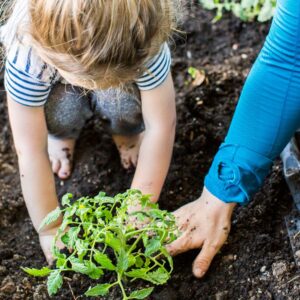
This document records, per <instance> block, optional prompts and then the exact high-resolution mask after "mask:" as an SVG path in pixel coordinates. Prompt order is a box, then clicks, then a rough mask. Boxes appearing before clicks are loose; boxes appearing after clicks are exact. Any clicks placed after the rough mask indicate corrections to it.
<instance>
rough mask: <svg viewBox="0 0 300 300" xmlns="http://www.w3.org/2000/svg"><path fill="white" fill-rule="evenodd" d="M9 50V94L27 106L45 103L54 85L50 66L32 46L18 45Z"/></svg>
mask: <svg viewBox="0 0 300 300" xmlns="http://www.w3.org/2000/svg"><path fill="white" fill-rule="evenodd" d="M12 51H13V52H14V53H12ZM9 52H10V53H8V56H7V59H6V64H5V77H4V83H5V89H6V91H7V93H8V95H9V96H10V97H11V98H12V99H13V100H15V101H16V102H18V103H20V104H23V105H26V106H42V105H44V104H45V103H46V101H47V99H48V96H49V93H50V90H51V85H52V84H51V78H50V76H49V70H47V67H48V66H47V65H46V64H45V63H43V62H42V61H41V60H40V59H39V58H36V57H35V56H34V54H33V53H32V50H31V49H30V48H26V47H25V48H23V47H17V48H14V49H11V51H9Z"/></svg>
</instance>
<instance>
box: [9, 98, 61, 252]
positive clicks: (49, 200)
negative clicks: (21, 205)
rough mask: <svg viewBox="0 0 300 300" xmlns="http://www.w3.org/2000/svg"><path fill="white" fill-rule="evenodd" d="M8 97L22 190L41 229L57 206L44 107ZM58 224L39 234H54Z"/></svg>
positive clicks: (33, 217) (37, 225) (36, 227)
mask: <svg viewBox="0 0 300 300" xmlns="http://www.w3.org/2000/svg"><path fill="white" fill-rule="evenodd" d="M7 98H8V110H9V118H10V123H11V128H12V132H13V138H14V143H15V147H16V151H17V155H18V162H19V168H20V177H21V185H22V191H23V195H24V199H25V202H26V205H27V208H28V212H29V215H30V217H31V220H32V222H33V225H34V227H35V229H36V230H38V228H39V226H40V223H41V221H42V220H43V218H44V217H45V216H46V215H47V214H48V213H49V212H50V211H52V210H53V209H55V208H56V207H57V206H58V201H57V197H56V191H55V183H54V176H53V173H52V170H51V165H50V161H49V158H48V153H47V126H46V121H45V115H44V108H43V107H27V106H24V105H21V104H19V103H17V102H15V101H14V100H12V99H11V98H10V96H9V95H8V97H7ZM59 223H60V221H58V222H56V223H54V224H52V225H51V226H48V227H46V228H44V229H43V230H42V231H41V232H39V234H40V236H42V235H53V234H54V229H55V228H56V226H57V225H58V224H59ZM49 233H51V234H49ZM42 247H43V245H42ZM43 248H44V247H43ZM44 251H45V249H44ZM45 254H46V253H45Z"/></svg>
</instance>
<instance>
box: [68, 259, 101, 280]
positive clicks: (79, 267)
mask: <svg viewBox="0 0 300 300" xmlns="http://www.w3.org/2000/svg"><path fill="white" fill-rule="evenodd" d="M70 262H71V264H72V269H73V271H75V272H78V273H81V274H84V275H88V276H89V277H90V278H92V279H99V278H100V277H101V276H102V275H103V271H102V270H101V269H99V268H98V267H97V266H96V265H95V264H94V263H93V262H91V261H89V260H84V261H82V262H81V261H80V260H79V259H78V258H72V259H70Z"/></svg>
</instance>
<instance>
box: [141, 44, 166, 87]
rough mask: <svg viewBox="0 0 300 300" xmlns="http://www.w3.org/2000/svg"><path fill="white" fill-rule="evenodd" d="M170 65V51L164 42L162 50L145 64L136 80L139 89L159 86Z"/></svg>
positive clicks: (164, 78)
mask: <svg viewBox="0 0 300 300" xmlns="http://www.w3.org/2000/svg"><path fill="white" fill-rule="evenodd" d="M170 67H171V53H170V49H169V46H168V45H167V43H165V44H164V45H163V47H162V50H161V51H160V52H159V54H158V55H156V56H155V57H154V58H153V59H151V60H150V61H149V63H148V64H147V65H146V68H147V70H146V72H145V73H144V74H143V75H142V76H141V77H139V78H138V79H137V80H136V84H137V86H138V87H139V89H140V90H142V91H146V90H152V89H154V88H156V87H158V86H160V85H161V84H162V83H163V82H164V81H165V80H166V78H167V76H168V74H169V72H170Z"/></svg>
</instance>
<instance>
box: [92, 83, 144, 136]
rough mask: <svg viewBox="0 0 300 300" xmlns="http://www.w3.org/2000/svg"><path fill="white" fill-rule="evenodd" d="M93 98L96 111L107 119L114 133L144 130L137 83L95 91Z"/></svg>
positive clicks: (123, 133) (134, 132) (122, 133)
mask: <svg viewBox="0 0 300 300" xmlns="http://www.w3.org/2000/svg"><path fill="white" fill-rule="evenodd" d="M92 99H93V100H92V101H93V104H94V108H95V112H96V113H97V114H99V115H100V116H101V117H102V118H103V119H104V120H106V122H107V124H108V127H109V131H111V133H112V134H118V135H134V134H137V133H140V132H142V131H143V130H144V122H143V117H142V109H141V100H140V93H139V90H138V89H137V87H136V86H135V85H130V86H128V87H126V88H125V89H109V90H105V91H95V92H94V93H93V95H92Z"/></svg>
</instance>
